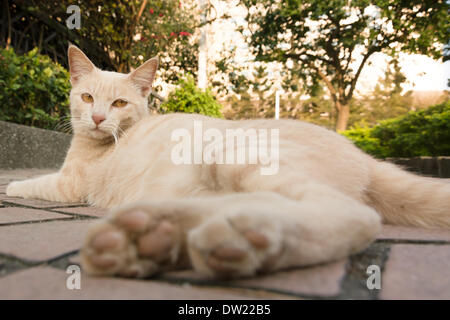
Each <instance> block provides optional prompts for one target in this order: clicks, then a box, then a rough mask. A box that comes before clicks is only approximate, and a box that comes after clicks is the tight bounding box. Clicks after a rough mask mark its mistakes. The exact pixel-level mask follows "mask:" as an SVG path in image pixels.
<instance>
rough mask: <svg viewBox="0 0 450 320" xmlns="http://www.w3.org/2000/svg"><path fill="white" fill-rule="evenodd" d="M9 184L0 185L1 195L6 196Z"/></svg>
mask: <svg viewBox="0 0 450 320" xmlns="http://www.w3.org/2000/svg"><path fill="white" fill-rule="evenodd" d="M7 186H8V185H7V184H3V185H0V194H6V187H7Z"/></svg>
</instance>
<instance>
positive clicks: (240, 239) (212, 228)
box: [188, 213, 283, 278]
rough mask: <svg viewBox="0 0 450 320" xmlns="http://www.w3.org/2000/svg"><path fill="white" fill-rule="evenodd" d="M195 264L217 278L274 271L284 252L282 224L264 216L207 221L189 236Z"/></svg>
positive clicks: (251, 215)
mask: <svg viewBox="0 0 450 320" xmlns="http://www.w3.org/2000/svg"><path fill="white" fill-rule="evenodd" d="M188 249H189V255H190V258H191V263H192V264H193V266H194V268H195V269H196V270H197V271H200V272H201V273H204V274H208V275H210V276H215V277H231V278H233V277H242V276H251V275H254V274H255V273H257V272H265V271H270V270H271V269H273V268H274V266H275V265H276V264H277V263H278V260H279V259H280V257H281V256H282V253H283V235H282V230H281V226H280V224H278V223H277V222H276V221H274V219H273V218H270V217H268V216H267V215H264V214H256V213H253V214H248V213H238V214H232V215H228V216H221V217H215V218H212V219H210V220H207V221H206V222H205V223H203V224H202V225H200V226H199V227H197V228H195V229H194V230H192V231H191V232H190V233H189V235H188Z"/></svg>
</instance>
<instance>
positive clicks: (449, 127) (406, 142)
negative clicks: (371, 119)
mask: <svg viewBox="0 0 450 320" xmlns="http://www.w3.org/2000/svg"><path fill="white" fill-rule="evenodd" d="M342 134H343V135H344V136H346V137H347V138H349V139H350V140H352V141H353V142H354V143H355V145H356V146H358V147H359V148H361V149H362V150H364V151H366V152H367V153H369V154H371V155H373V156H375V157H377V158H387V157H416V156H450V100H449V101H446V102H444V103H441V104H438V105H435V106H432V107H429V108H427V109H423V110H419V111H414V112H409V113H408V114H406V115H404V116H401V117H398V118H394V119H389V120H385V121H382V122H381V123H380V124H379V125H376V126H374V127H372V128H367V127H358V128H352V129H350V130H347V131H344V132H342Z"/></svg>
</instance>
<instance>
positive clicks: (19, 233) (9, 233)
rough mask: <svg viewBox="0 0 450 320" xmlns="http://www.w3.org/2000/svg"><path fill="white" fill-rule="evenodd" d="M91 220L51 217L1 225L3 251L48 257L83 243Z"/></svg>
mask: <svg viewBox="0 0 450 320" xmlns="http://www.w3.org/2000/svg"><path fill="white" fill-rule="evenodd" d="M90 223H92V221H91V220H82V221H80V220H78V221H51V222H45V223H34V224H22V225H12V226H2V227H0V253H4V254H9V255H13V256H16V257H19V258H22V259H25V260H32V261H46V260H48V259H51V258H54V257H56V256H59V255H61V254H64V253H66V252H69V251H73V250H76V249H79V248H80V247H81V245H82V241H83V239H84V235H85V234H86V230H87V226H88V225H89V224H90Z"/></svg>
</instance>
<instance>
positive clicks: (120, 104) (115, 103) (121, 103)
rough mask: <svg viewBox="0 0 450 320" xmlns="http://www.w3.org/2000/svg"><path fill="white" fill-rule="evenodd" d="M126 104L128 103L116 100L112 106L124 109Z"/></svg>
mask: <svg viewBox="0 0 450 320" xmlns="http://www.w3.org/2000/svg"><path fill="white" fill-rule="evenodd" d="M127 104H128V101H126V100H123V99H117V100H115V101H114V102H113V103H112V106H113V107H118V108H122V107H125V106H126V105H127Z"/></svg>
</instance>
